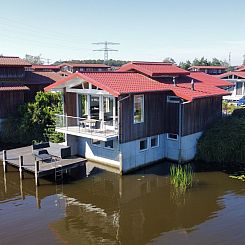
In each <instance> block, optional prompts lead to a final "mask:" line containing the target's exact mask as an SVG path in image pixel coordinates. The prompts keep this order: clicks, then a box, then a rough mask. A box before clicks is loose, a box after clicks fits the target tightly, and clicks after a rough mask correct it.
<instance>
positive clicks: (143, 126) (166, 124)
mask: <svg viewBox="0 0 245 245" xmlns="http://www.w3.org/2000/svg"><path fill="white" fill-rule="evenodd" d="M167 95H172V94H171V93H167V92H161V93H147V94H144V122H143V123H137V124H134V118H133V110H134V95H130V96H129V97H128V98H127V96H124V98H125V99H124V100H123V101H122V102H120V108H119V110H120V116H119V118H120V125H119V139H120V142H121V143H125V142H129V141H132V140H136V139H140V138H144V137H149V136H153V135H158V134H162V133H165V132H166V131H167V132H168V133H177V130H178V104H169V103H166V102H167ZM121 99H123V97H120V98H119V100H121Z"/></svg>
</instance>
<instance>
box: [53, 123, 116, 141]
mask: <svg viewBox="0 0 245 245" xmlns="http://www.w3.org/2000/svg"><path fill="white" fill-rule="evenodd" d="M55 130H56V131H57V132H60V133H64V134H70V135H75V136H79V137H84V138H89V139H95V140H102V141H108V140H113V139H116V138H117V137H118V132H117V131H116V130H109V129H107V130H102V129H88V128H81V127H79V126H69V127H56V129H55Z"/></svg>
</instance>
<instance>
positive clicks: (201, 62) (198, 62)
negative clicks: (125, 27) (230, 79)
mask: <svg viewBox="0 0 245 245" xmlns="http://www.w3.org/2000/svg"><path fill="white" fill-rule="evenodd" d="M25 60H26V61H28V62H29V63H31V64H35V65H41V64H44V62H43V61H42V58H41V55H38V56H31V55H26V57H25ZM128 62H129V61H125V60H114V59H110V60H108V61H107V62H106V64H107V65H109V66H115V67H120V66H122V65H124V64H126V63H128ZM163 62H170V63H172V64H175V65H177V66H179V67H180V68H182V69H185V70H188V68H190V67H191V66H225V67H227V68H230V64H229V62H227V61H226V60H220V59H218V58H216V57H214V58H212V59H211V60H208V59H207V58H205V57H204V56H203V57H201V58H195V59H194V60H192V61H190V60H186V61H181V62H180V63H179V64H177V63H176V62H175V60H174V59H173V58H172V57H166V58H164V59H163ZM62 63H74V64H75V63H76V64H104V60H101V59H85V60H77V59H74V60H59V61H55V62H54V63H53V64H52V65H60V64H62ZM243 65H245V55H244V59H243Z"/></svg>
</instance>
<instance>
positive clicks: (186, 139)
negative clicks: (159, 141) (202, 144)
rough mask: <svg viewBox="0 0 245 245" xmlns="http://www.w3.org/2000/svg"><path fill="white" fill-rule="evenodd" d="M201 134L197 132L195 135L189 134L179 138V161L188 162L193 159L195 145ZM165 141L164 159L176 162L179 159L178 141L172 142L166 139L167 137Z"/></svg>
mask: <svg viewBox="0 0 245 245" xmlns="http://www.w3.org/2000/svg"><path fill="white" fill-rule="evenodd" d="M201 135H202V132H198V133H195V134H190V135H186V136H183V137H182V138H181V160H182V161H190V160H192V159H193V158H194V157H195V154H196V144H197V140H198V139H199V138H200V137H201ZM165 141H166V144H165V146H166V148H165V150H166V156H165V157H166V158H168V159H171V160H174V161H178V159H179V139H178V140H173V139H168V138H167V135H166V138H165Z"/></svg>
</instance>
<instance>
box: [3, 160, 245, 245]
mask: <svg viewBox="0 0 245 245" xmlns="http://www.w3.org/2000/svg"><path fill="white" fill-rule="evenodd" d="M168 171H169V165H168V164H167V163H159V164H157V165H154V166H152V167H149V168H147V169H144V170H141V171H139V172H136V173H134V174H131V175H127V176H123V177H121V176H119V175H117V174H114V173H111V172H106V171H103V170H100V169H98V168H96V167H95V166H94V165H93V164H90V163H88V164H87V165H86V166H84V167H82V168H80V169H79V172H76V175H77V176H73V181H71V180H66V181H68V182H67V183H66V184H64V185H62V184H61V185H55V184H53V183H52V182H50V181H49V180H41V186H40V187H38V188H36V187H35V185H34V179H33V176H32V175H28V174H25V179H24V180H23V181H22V182H20V180H19V173H18V172H17V170H16V169H14V168H9V172H8V173H6V174H5V175H4V173H3V171H2V166H1V164H0V244H3V245H5V244H18V245H21V244H50V245H51V244H205V245H206V244H222V245H224V244H236V245H237V244H245V223H244V221H245V183H244V182H242V181H239V180H236V179H231V178H229V176H228V175H227V174H225V173H222V172H199V173H195V175H194V181H193V186H192V188H190V189H189V190H187V191H186V192H180V191H179V190H178V189H176V188H174V187H173V186H172V185H171V184H170V180H169V177H168Z"/></svg>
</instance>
